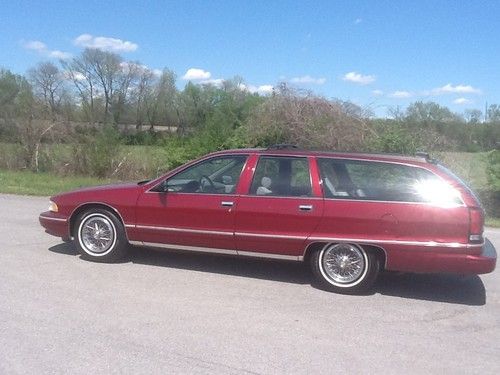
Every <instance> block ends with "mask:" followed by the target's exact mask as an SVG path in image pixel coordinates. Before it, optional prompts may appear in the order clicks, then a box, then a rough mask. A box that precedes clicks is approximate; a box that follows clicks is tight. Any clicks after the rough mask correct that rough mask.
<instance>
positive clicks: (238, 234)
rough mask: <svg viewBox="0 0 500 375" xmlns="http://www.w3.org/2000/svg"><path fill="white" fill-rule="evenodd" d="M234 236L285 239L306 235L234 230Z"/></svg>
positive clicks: (295, 238) (299, 237) (300, 237)
mask: <svg viewBox="0 0 500 375" xmlns="http://www.w3.org/2000/svg"><path fill="white" fill-rule="evenodd" d="M234 234H235V235H236V236H240V237H261V238H282V239H285V240H306V239H307V236H289V235H286V234H265V233H246V232H235V233H234Z"/></svg>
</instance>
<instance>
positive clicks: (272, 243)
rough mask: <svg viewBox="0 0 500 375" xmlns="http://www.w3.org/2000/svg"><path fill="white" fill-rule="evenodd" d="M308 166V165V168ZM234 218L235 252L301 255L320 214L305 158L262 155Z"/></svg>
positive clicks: (310, 162)
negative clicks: (236, 250)
mask: <svg viewBox="0 0 500 375" xmlns="http://www.w3.org/2000/svg"><path fill="white" fill-rule="evenodd" d="M311 167H312V168H311ZM254 169H255V172H254V174H253V178H252V181H251V183H250V186H249V189H248V192H247V194H244V195H241V196H240V198H239V201H238V207H237V210H236V217H235V238H236V245H237V249H238V253H243V254H244V253H246V252H252V253H255V252H257V253H270V254H275V255H278V256H280V255H281V256H300V255H302V254H303V252H304V244H305V240H306V239H307V237H308V236H309V235H310V234H311V233H312V232H313V230H314V229H315V228H316V227H317V225H318V223H319V220H320V218H321V216H322V212H323V200H322V198H321V196H319V194H318V192H317V191H316V189H314V186H315V184H313V183H312V182H313V180H312V179H313V178H316V179H317V177H316V175H317V174H315V175H312V174H311V169H313V170H314V171H315V170H316V169H315V164H313V160H312V159H309V158H307V157H291V156H273V155H269V156H266V155H261V156H260V157H259V159H258V161H257V164H256V166H255V168H254Z"/></svg>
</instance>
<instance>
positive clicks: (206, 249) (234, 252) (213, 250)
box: [129, 241, 302, 261]
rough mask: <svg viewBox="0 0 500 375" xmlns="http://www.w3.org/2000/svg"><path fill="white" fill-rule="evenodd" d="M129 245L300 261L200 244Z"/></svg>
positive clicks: (150, 243) (296, 257)
mask: <svg viewBox="0 0 500 375" xmlns="http://www.w3.org/2000/svg"><path fill="white" fill-rule="evenodd" d="M129 243H130V244H131V245H135V246H147V247H157V248H162V249H171V250H183V251H194V252H198V253H212V254H225V255H240V256H247V257H254V258H267V259H282V260H292V261H301V260H302V257H301V256H294V255H281V254H269V253H257V252H252V251H237V250H232V249H218V248H211V247H200V246H185V245H175V244H164V243H156V242H143V241H129Z"/></svg>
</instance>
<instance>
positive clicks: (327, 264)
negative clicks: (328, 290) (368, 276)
mask: <svg viewBox="0 0 500 375" xmlns="http://www.w3.org/2000/svg"><path fill="white" fill-rule="evenodd" d="M322 263H323V264H322V265H323V269H324V271H325V273H326V274H327V275H328V277H330V278H331V279H332V280H333V281H335V282H337V283H340V284H349V283H352V282H353V281H356V280H357V279H358V278H359V277H360V276H361V275H362V274H363V271H364V269H365V268H366V262H365V259H364V257H363V254H362V252H361V251H360V250H359V248H358V247H356V246H353V245H351V244H338V245H334V246H330V247H328V248H327V249H325V251H324V254H323V258H322Z"/></svg>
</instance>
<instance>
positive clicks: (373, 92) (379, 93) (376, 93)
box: [372, 90, 384, 96]
mask: <svg viewBox="0 0 500 375" xmlns="http://www.w3.org/2000/svg"><path fill="white" fill-rule="evenodd" d="M372 95H375V96H381V95H384V92H383V91H382V90H373V91H372Z"/></svg>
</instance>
